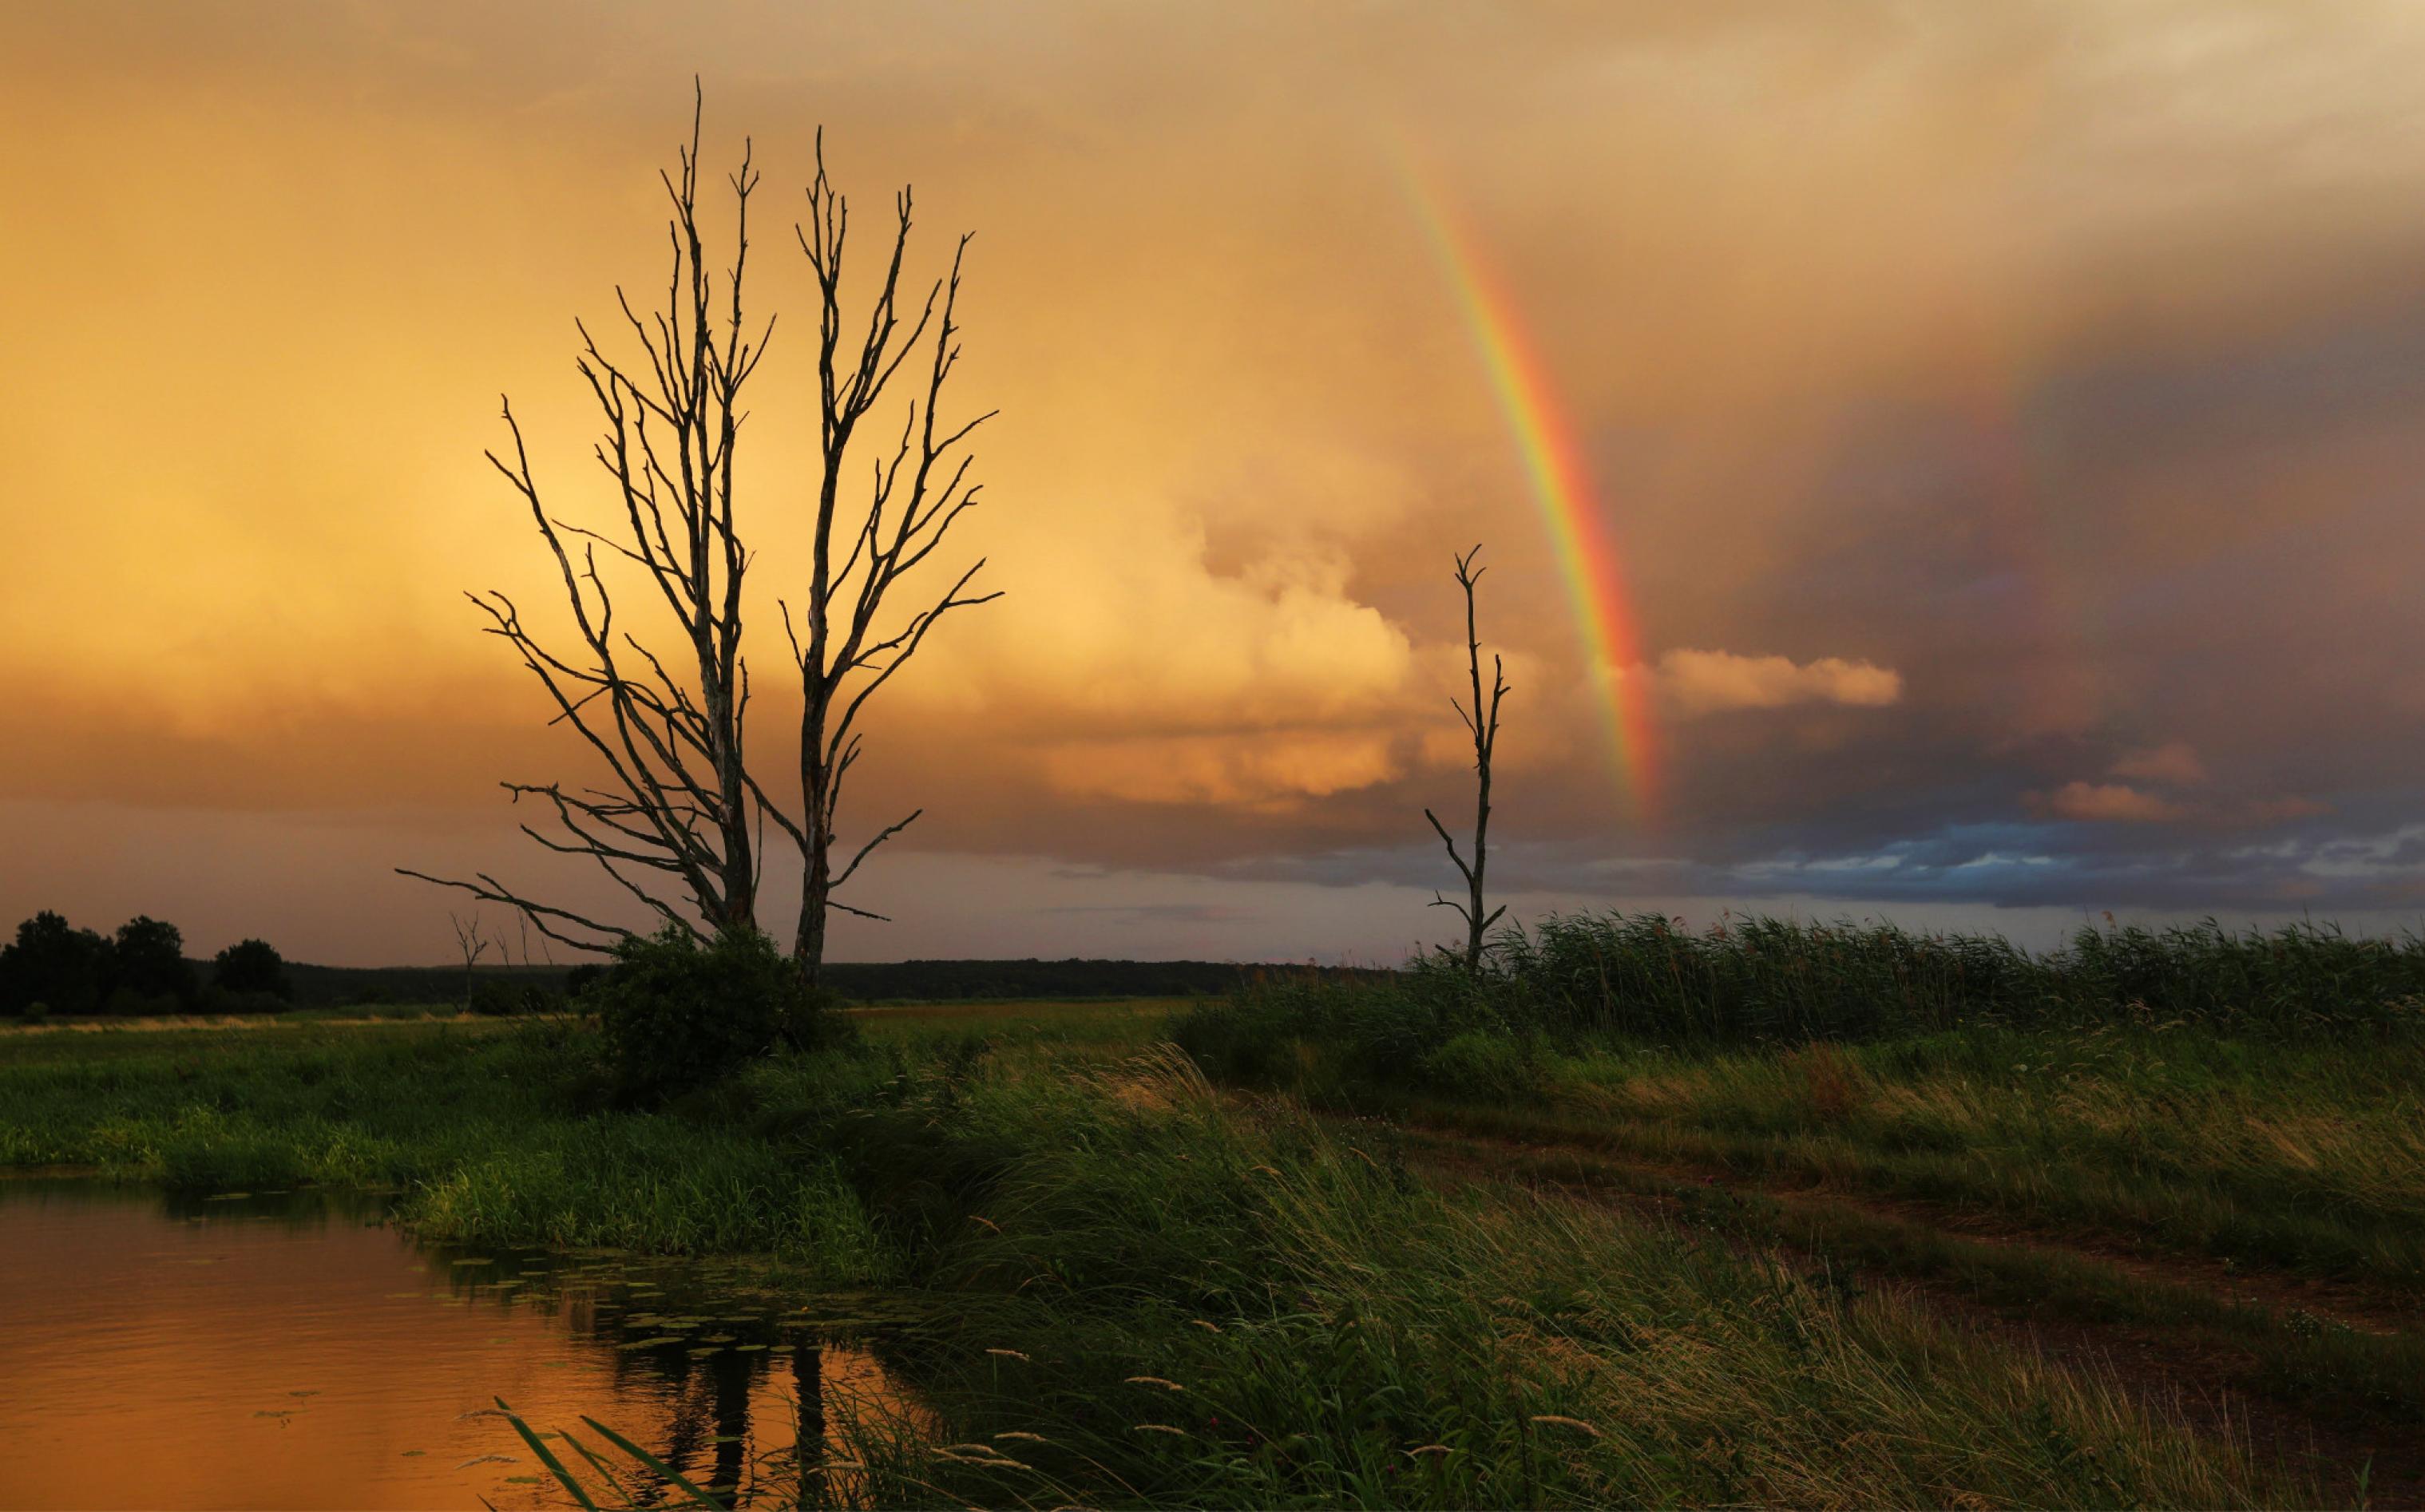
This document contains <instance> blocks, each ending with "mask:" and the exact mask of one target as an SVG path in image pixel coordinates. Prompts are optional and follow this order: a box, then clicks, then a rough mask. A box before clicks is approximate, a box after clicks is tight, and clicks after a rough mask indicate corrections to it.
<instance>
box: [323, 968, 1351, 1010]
mask: <svg viewBox="0 0 2425 1512" xmlns="http://www.w3.org/2000/svg"><path fill="white" fill-rule="evenodd" d="M597 969H598V968H597V967H594V966H591V967H579V966H575V967H567V966H538V965H533V966H480V967H476V968H474V972H473V976H474V979H476V980H477V981H478V982H480V983H482V984H483V985H486V984H489V983H492V982H493V983H499V984H504V985H506V986H510V987H513V988H517V989H536V990H538V991H539V992H542V993H563V992H568V991H572V990H576V989H577V988H578V987H580V986H581V985H582V984H583V983H584V982H585V981H586V979H587V978H588V976H589V974H591V973H593V972H595V971H596V970H597ZM286 970H287V973H288V975H289V976H290V977H292V978H293V979H294V982H295V1002H296V1004H297V1006H298V1007H313V1008H325V1007H341V1006H344V1005H345V1004H349V1003H445V1002H458V1001H460V1000H461V999H462V996H463V983H464V974H463V968H462V967H460V966H307V965H299V964H290V965H288V966H287V968H286ZM1271 971H1290V972H1315V973H1318V974H1319V975H1321V976H1323V977H1324V978H1325V979H1338V978H1358V979H1361V978H1378V977H1385V976H1387V975H1389V973H1387V972H1381V971H1372V970H1367V969H1364V968H1360V967H1338V966H1324V967H1309V966H1258V965H1239V964H1237V963H1229V962H1219V961H1080V960H1074V959H1073V960H1068V961H1039V960H1033V959H1031V960H1025V961H866V962H860V961H842V962H836V961H828V962H827V963H825V965H824V966H823V967H821V968H820V970H819V976H820V979H821V980H823V981H824V983H825V984H826V985H827V987H829V988H831V989H832V991H833V992H834V994H835V995H837V996H839V997H842V998H843V999H845V1000H847V1001H850V1002H855V1003H901V1002H923V1001H943V1000H953V999H963V998H1052V997H1198V996H1209V995H1219V994H1223V993H1228V992H1231V991H1234V990H1236V989H1237V988H1238V987H1240V986H1241V985H1243V984H1244V983H1245V981H1246V980H1248V979H1250V978H1252V977H1253V976H1255V975H1257V974H1259V973H1264V972H1271ZM576 974H578V975H576Z"/></svg>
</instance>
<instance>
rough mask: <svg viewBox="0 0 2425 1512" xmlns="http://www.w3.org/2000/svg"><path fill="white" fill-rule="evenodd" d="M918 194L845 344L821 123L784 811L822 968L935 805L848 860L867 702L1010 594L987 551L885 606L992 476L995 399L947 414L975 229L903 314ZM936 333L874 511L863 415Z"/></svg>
mask: <svg viewBox="0 0 2425 1512" xmlns="http://www.w3.org/2000/svg"><path fill="white" fill-rule="evenodd" d="M910 205H911V193H910V190H909V189H908V188H907V187H906V186H905V187H904V188H903V189H902V190H901V192H900V193H899V194H897V195H895V196H894V197H893V227H892V238H891V241H892V245H891V253H890V255H889V257H888V258H887V259H886V263H885V267H884V273H883V277H882V280H881V282H880V283H879V284H878V286H877V289H876V294H875V301H874V303H873V304H872V305H871V307H870V308H869V310H868V316H867V328H866V334H865V335H863V336H861V337H860V338H859V339H858V341H857V342H854V343H853V345H852V347H851V348H850V349H847V350H846V349H845V348H844V347H843V344H842V342H843V336H842V333H843V299H842V279H843V244H844V241H845V240H846V237H847V232H848V228H849V223H850V216H849V210H848V206H847V205H846V204H845V203H844V201H843V197H842V196H841V195H840V194H838V193H836V192H835V190H834V188H833V186H832V184H831V183H830V182H829V181H828V180H827V177H826V165H825V136H824V134H823V133H819V134H818V137H817V176H816V180H815V182H814V183H811V184H810V186H809V218H808V222H807V224H806V225H804V226H801V227H799V228H797V231H798V234H799V239H800V247H801V250H803V251H805V252H806V253H807V254H808V258H809V266H810V267H811V269H812V270H813V271H814V272H815V274H816V279H817V290H818V295H819V304H818V336H819V340H818V345H817V377H818V393H819V398H820V406H819V412H818V419H819V422H820V427H821V429H820V436H821V438H822V440H823V443H824V447H823V468H822V474H821V476H820V478H819V481H818V488H817V514H816V521H815V529H816V534H815V539H814V542H813V547H814V556H813V559H812V562H811V569H810V577H809V583H808V596H807V599H806V602H805V603H804V604H803V606H802V614H801V618H802V620H803V621H804V624H803V626H802V627H801V628H798V629H795V627H794V625H793V623H792V610H791V606H790V605H789V604H788V603H786V604H785V605H784V606H783V629H784V633H785V634H787V635H789V636H791V637H792V650H793V654H794V655H795V657H796V658H797V660H798V662H799V667H800V680H801V688H802V692H803V695H804V696H803V708H802V710H801V715H800V798H801V804H802V814H801V817H800V819H799V820H797V821H795V820H793V819H792V818H791V817H789V816H788V815H783V814H780V813H778V814H777V816H776V817H777V821H778V822H779V823H780V824H781V825H782V827H783V828H784V829H785V830H786V831H787V832H789V833H790V835H791V836H792V838H793V840H794V841H795V842H796V843H797V844H798V845H799V847H800V851H801V854H802V863H803V865H802V875H801V889H800V890H801V899H800V923H799V929H798V931H797V932H796V934H795V936H794V940H793V947H792V953H793V956H794V958H795V959H796V960H797V961H798V962H799V963H800V968H801V970H802V971H803V973H805V974H806V975H807V977H808V978H809V979H810V980H811V982H814V981H815V979H816V976H817V970H818V968H819V966H820V965H822V964H823V963H824V961H825V950H826V920H827V915H828V914H829V913H831V912H833V911H835V910H839V911H841V912H843V913H845V914H856V915H859V916H860V917H862V918H880V917H881V916H882V915H875V914H871V913H869V912H868V911H867V910H865V909H862V908H854V907H852V906H851V905H850V904H848V903H844V902H842V901H840V900H839V899H836V898H835V897H834V893H835V892H836V890H838V889H839V888H841V887H842V886H843V883H847V882H849V881H850V879H851V877H852V876H853V875H854V874H855V873H856V872H857V871H858V870H859V866H860V864H861V863H863V862H864V861H866V859H867V858H868V856H869V854H870V853H871V852H873V851H875V848H876V847H877V846H879V845H882V844H883V843H884V842H885V841H887V840H889V839H891V837H892V836H896V835H898V834H900V833H901V832H902V831H903V830H905V829H907V828H908V826H909V825H910V823H911V822H912V821H913V820H916V819H917V818H918V816H919V815H920V814H922V813H923V812H924V810H923V809H916V810H912V811H911V812H910V814H909V815H908V817H907V818H906V819H902V820H897V821H895V822H894V823H892V824H890V825H887V826H886V827H885V828H883V829H881V830H878V831H877V832H876V833H875V836H873V837H871V838H870V839H868V840H867V841H866V842H865V843H864V844H862V845H860V846H859V848H858V850H856V851H852V852H851V853H850V855H849V856H848V858H847V859H846V860H843V861H842V862H840V863H839V864H837V862H836V860H835V857H834V851H835V847H836V845H837V843H838V840H839V836H838V835H837V834H836V828H837V817H838V814H839V811H840V807H841V804H842V792H843V779H844V778H845V777H847V776H848V775H849V773H850V769H851V767H852V766H853V764H855V763H856V762H857V761H858V760H859V749H860V747H859V729H858V727H857V726H858V721H859V711H860V709H861V708H864V707H865V706H866V704H867V701H868V699H869V697H870V696H872V695H873V694H874V693H875V691H876V690H877V689H879V688H881V687H883V686H884V684H885V683H886V682H888V681H890V680H891V678H892V676H894V674H896V673H898V672H899V671H900V670H901V669H902V667H903V666H905V665H907V662H908V661H909V659H910V658H911V657H913V656H915V655H916V654H917V652H918V649H919V647H920V646H922V645H924V644H925V640H926V635H927V632H928V631H930V630H932V629H934V628H935V624H936V622H937V621H938V620H939V619H941V618H942V617H943V616H944V615H945V614H947V613H950V612H952V611H953V610H955V609H965V608H969V607H971V606H973V605H976V604H982V603H986V602H988V601H989V600H991V599H994V598H998V597H1001V595H1000V593H998V592H997V593H985V594H972V593H970V592H969V585H970V584H971V583H972V582H973V581H975V579H976V575H977V573H978V571H979V570H981V569H982V568H983V567H984V566H985V561H984V559H983V558H979V559H978V560H977V562H976V563H975V564H974V565H972V566H970V567H968V568H967V569H965V570H964V571H962V572H960V573H959V574H958V576H956V578H953V579H952V580H951V586H949V587H947V588H945V589H943V590H942V591H941V592H939V593H932V592H930V593H929V594H927V595H922V596H921V597H920V598H919V599H918V600H917V603H918V606H919V607H917V608H916V609H915V610H914V611H913V612H912V613H909V614H908V615H907V618H906V619H900V620H891V621H887V620H885V618H884V613H885V611H886V610H888V609H889V608H891V607H892V599H893V594H894V590H895V589H897V588H901V587H902V585H903V584H904V582H905V581H906V580H907V578H908V577H909V575H910V573H911V572H913V571H914V570H915V569H916V568H917V567H918V566H919V565H920V564H922V563H923V562H924V561H925V560H926V558H927V557H928V556H930V555H932V554H933V553H934V551H935V549H936V548H938V547H939V546H940V545H941V544H942V542H943V538H944V536H945V535H947V534H948V533H950V532H951V529H952V527H953V525H954V524H956V522H957V521H958V519H959V517H960V516H961V515H962V514H963V513H965V512H967V511H968V510H970V509H972V508H974V507H975V505H976V501H977V495H978V492H979V491H980V488H981V486H982V485H979V484H976V483H974V482H972V481H971V480H970V478H969V469H970V467H971V466H972V462H973V460H974V459H973V457H972V455H971V454H969V453H968V452H967V451H966V450H965V449H964V447H963V444H962V443H964V442H965V441H967V439H968V438H969V437H970V435H971V434H972V432H974V431H975V430H976V428H977V427H978V426H980V425H982V424H984V423H985V422H987V421H988V420H990V419H992V418H993V414H994V411H991V410H988V411H987V412H985V413H983V414H980V415H977V416H974V417H973V418H972V419H970V420H967V421H964V422H959V423H956V424H946V423H944V422H942V420H941V418H940V409H941V405H942V397H943V387H944V385H945V384H946V383H947V382H948V381H949V380H950V378H951V375H952V369H953V368H954V367H955V366H956V365H957V364H958V362H959V358H960V346H959V340H958V338H959V334H960V327H959V325H958V324H957V322H956V318H955V317H956V312H957V310H958V305H959V296H960V263H961V260H962V259H963V258H964V257H965V256H966V255H967V252H968V246H969V237H968V236H967V235H963V236H961V237H960V239H959V241H958V244H957V245H956V247H954V249H953V252H952V267H951V272H950V274H949V276H948V277H946V278H943V279H938V280H936V282H935V283H934V284H933V285H932V286H930V287H929V288H928V290H927V292H926V298H925V303H924V304H923V307H922V308H921V309H920V310H919V312H918V316H917V319H916V320H915V321H914V322H912V323H908V325H907V329H906V331H905V330H904V329H903V326H904V316H905V311H904V310H902V308H901V305H900V296H899V291H900V284H901V262H902V258H903V256H904V254H905V253H907V250H908V247H909V230H910ZM930 328H931V329H932V331H933V333H934V334H933V337H932V340H931V344H929V343H928V337H927V332H928V330H929V329H930ZM922 348H923V349H924V350H926V352H927V354H928V356H927V360H926V361H925V363H924V364H923V366H924V372H923V379H924V384H923V387H924V390H925V392H924V394H923V399H922V398H920V397H918V396H914V395H913V396H912V397H911V398H910V400H909V402H908V403H907V406H905V410H904V413H903V416H902V422H901V436H900V439H899V440H898V442H897V443H895V444H894V445H893V446H891V448H890V449H889V451H887V452H880V453H879V454H877V455H876V456H875V458H874V459H873V463H872V469H871V471H870V473H869V474H868V476H869V480H870V481H869V485H868V488H869V492H868V498H867V510H866V514H865V515H864V516H863V517H859V516H856V515H855V512H854V513H853V514H845V513H844V511H843V469H844V467H845V466H846V465H847V464H848V460H849V452H850V445H851V441H852V439H853V438H855V437H856V436H857V434H858V431H859V423H860V422H862V421H864V420H865V419H866V418H867V417H868V415H869V414H870V413H871V412H873V411H874V410H875V408H876V407H877V406H878V405H879V403H880V402H881V401H882V399H883V397H884V390H885V388H886V386H887V385H888V384H889V383H890V382H891V379H892V376H893V374H895V373H897V372H899V371H900V369H901V366H902V364H903V363H905V362H906V361H907V360H908V359H909V358H910V357H911V356H912V355H913V354H915V353H917V352H919V351H920V350H922ZM804 635H805V640H804V639H803V636H804Z"/></svg>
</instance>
